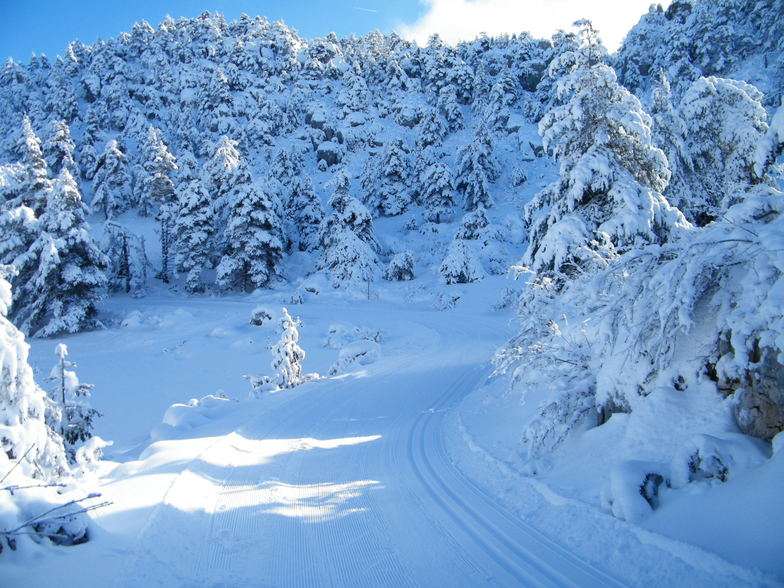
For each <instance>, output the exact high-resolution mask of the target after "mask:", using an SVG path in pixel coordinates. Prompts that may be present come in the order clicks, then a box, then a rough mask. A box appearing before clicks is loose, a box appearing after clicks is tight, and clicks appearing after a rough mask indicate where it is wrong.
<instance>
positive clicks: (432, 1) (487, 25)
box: [396, 0, 669, 52]
mask: <svg viewBox="0 0 784 588" xmlns="http://www.w3.org/2000/svg"><path fill="white" fill-rule="evenodd" d="M423 2H424V3H425V4H426V5H427V7H428V10H427V12H426V13H425V14H424V15H423V16H422V17H421V18H420V19H419V20H418V21H416V22H414V23H410V24H407V23H402V24H400V25H399V26H398V27H396V28H397V31H398V33H399V34H400V35H401V36H402V37H404V38H406V39H411V40H415V41H416V42H417V43H419V44H420V45H424V44H426V43H427V39H428V37H429V36H430V35H432V34H433V33H438V34H439V35H440V37H441V38H442V39H443V40H444V41H445V42H447V43H456V42H457V41H470V40H472V39H474V38H475V37H476V36H477V35H478V34H479V33H487V34H488V35H490V36H495V35H501V34H504V33H507V34H510V35H511V34H515V33H521V32H523V31H528V32H529V33H531V34H532V35H533V36H534V37H536V38H546V39H549V38H550V37H551V36H552V34H553V33H554V32H555V31H557V30H558V29H564V30H571V25H572V23H573V22H574V21H576V20H577V19H580V18H589V19H591V20H592V21H593V24H594V27H595V28H596V29H598V30H599V35H600V36H601V38H602V40H603V41H604V44H605V46H606V47H607V49H608V50H609V51H611V52H612V51H615V50H616V49H617V48H618V46H619V45H620V44H621V41H622V40H623V37H624V36H625V35H626V33H627V32H628V30H629V29H630V28H631V27H632V26H633V25H635V24H636V23H637V21H638V20H639V19H640V16H642V14H644V13H645V12H647V11H648V7H649V6H650V4H651V0H423ZM661 4H662V5H664V6H667V5H669V1H668V0H664V1H662V2H661Z"/></svg>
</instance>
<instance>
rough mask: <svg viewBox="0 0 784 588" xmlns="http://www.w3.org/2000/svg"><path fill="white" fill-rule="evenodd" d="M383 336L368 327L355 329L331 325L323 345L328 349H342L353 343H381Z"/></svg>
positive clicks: (348, 326) (350, 326)
mask: <svg viewBox="0 0 784 588" xmlns="http://www.w3.org/2000/svg"><path fill="white" fill-rule="evenodd" d="M383 338H384V335H383V334H382V333H381V331H377V330H375V329H370V328H368V327H357V326H353V325H344V324H340V323H338V324H332V325H330V326H329V329H328V330H327V336H326V337H325V338H324V341H323V345H324V347H327V348H329V349H342V348H343V347H345V346H346V345H348V344H350V343H353V342H355V341H372V342H374V343H381V341H382V340H383Z"/></svg>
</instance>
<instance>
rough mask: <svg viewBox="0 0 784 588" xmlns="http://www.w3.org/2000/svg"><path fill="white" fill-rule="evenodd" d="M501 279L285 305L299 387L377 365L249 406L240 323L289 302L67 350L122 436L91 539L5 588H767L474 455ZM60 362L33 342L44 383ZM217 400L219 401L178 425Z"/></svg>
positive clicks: (260, 335)
mask: <svg viewBox="0 0 784 588" xmlns="http://www.w3.org/2000/svg"><path fill="white" fill-rule="evenodd" d="M491 282H492V283H488V284H478V285H472V286H465V287H462V290H461V292H462V293H463V294H464V296H463V300H462V301H461V302H460V303H459V304H458V305H457V307H456V308H454V309H451V310H446V311H439V310H435V309H433V308H432V307H431V306H430V305H429V304H426V303H410V302H409V303H401V302H396V301H388V302H385V301H380V300H375V301H370V302H368V301H361V300H355V301H345V300H341V299H339V298H336V297H332V296H329V297H325V298H323V299H322V298H318V297H317V298H316V299H315V300H312V301H309V302H307V303H306V304H304V305H302V306H294V307H291V309H292V314H297V315H301V317H302V319H303V326H302V328H301V335H302V336H301V339H300V343H301V344H302V346H303V348H304V349H305V350H306V351H307V352H308V354H309V355H308V357H307V358H306V360H305V364H304V367H305V371H311V372H312V371H317V372H319V373H321V374H325V373H327V371H328V370H329V367H330V365H331V364H332V363H333V362H334V361H335V360H336V359H337V356H338V354H339V350H338V349H334V348H333V347H335V346H336V345H337V344H338V343H343V344H344V347H345V346H346V344H348V343H349V342H350V340H351V339H352V338H354V337H355V336H356V335H352V334H351V333H352V332H362V331H363V329H366V332H365V335H366V336H367V335H368V333H370V331H372V333H370V334H372V335H375V334H376V332H380V333H381V337H380V343H378V349H377V352H378V353H377V359H376V360H375V361H373V362H371V363H367V364H366V365H357V364H355V365H353V366H349V367H348V368H347V369H346V370H345V372H344V373H341V374H339V375H336V376H333V377H327V378H325V379H321V380H318V381H314V382H310V383H306V384H304V385H302V386H300V387H298V388H295V389H292V390H287V391H283V392H279V393H275V394H269V395H267V396H264V397H262V398H261V399H258V400H248V399H247V393H248V390H249V387H248V386H247V383H246V382H244V381H242V379H241V377H240V376H241V374H243V373H264V372H265V371H266V369H265V367H266V366H265V364H266V363H267V361H268V360H269V354H268V352H267V351H266V350H265V349H264V341H265V339H267V338H269V336H270V335H271V333H272V331H271V330H270V329H268V328H265V327H264V326H262V327H256V326H251V325H249V324H248V318H249V316H250V313H251V310H253V309H254V308H255V307H256V306H257V305H259V304H262V305H264V306H265V307H266V308H269V309H273V310H274V309H277V308H280V304H279V298H280V295H265V296H251V297H238V298H234V299H222V298H221V299H216V298H212V299H209V298H202V299H198V300H192V301H190V302H189V303H188V304H187V306H185V307H184V305H182V304H181V301H178V300H176V299H173V298H171V297H166V296H161V295H156V296H150V297H148V298H146V299H144V300H141V301H135V302H134V306H135V309H134V310H133V311H131V312H128V313H127V319H128V320H126V323H125V326H117V327H113V328H110V329H107V330H105V331H100V332H95V333H88V334H81V335H77V336H73V337H69V338H68V339H67V341H68V344H69V348H70V349H71V356H72V357H73V358H74V359H77V360H79V362H80V366H79V369H80V374H81V376H82V378H83V379H84V380H86V381H87V380H89V381H92V382H93V383H95V384H97V387H96V392H95V395H94V400H95V406H97V407H98V408H99V409H100V410H102V411H103V412H105V413H106V417H105V418H104V419H102V421H101V422H100V424H99V426H98V429H97V431H98V433H99V434H102V435H105V436H110V435H111V434H115V441H116V445H115V446H114V447H113V448H111V449H112V450H113V452H112V453H110V457H111V459H112V460H113V461H110V462H107V463H106V464H105V467H106V470H105V474H104V475H103V476H102V477H101V478H100V479H99V480H97V482H96V484H97V485H98V487H99V490H100V491H101V492H102V493H103V494H104V497H105V498H107V499H109V500H111V501H112V502H113V505H112V506H110V507H107V508H104V509H101V510H99V511H96V512H95V513H94V525H93V539H94V540H93V541H91V542H89V543H87V544H85V545H83V546H80V547H79V548H76V549H74V548H69V549H68V550H65V549H63V550H52V549H40V548H39V549H35V548H30V547H26V548H25V549H24V550H23V551H22V552H21V553H19V557H16V558H15V559H14V560H13V561H12V562H9V563H6V564H4V577H5V578H6V581H8V582H9V583H10V584H11V585H14V586H40V585H45V584H48V583H49V582H50V581H51V578H52V574H53V572H54V570H55V569H56V570H57V575H58V576H59V577H60V578H61V581H58V584H59V585H63V586H80V585H82V586H83V585H85V584H89V585H104V586H150V585H164V586H288V585H291V586H303V585H308V586H310V585H312V586H324V585H334V586H380V585H395V586H397V585H419V586H435V585H442V586H443V585H450V586H453V585H454V586H478V585H501V586H514V585H542V586H556V585H557V586H563V585H575V586H600V585H601V586H605V585H629V584H634V585H662V584H676V585H685V584H689V585H704V586H708V585H712V586H714V585H737V584H738V583H743V584H752V585H766V584H772V583H775V580H774V579H773V577H771V576H766V575H763V574H760V573H757V572H754V571H751V570H747V569H744V568H742V567H739V566H735V565H732V564H730V563H728V562H726V561H724V560H723V559H721V558H719V557H717V556H715V555H712V554H710V553H707V552H704V551H701V550H699V549H697V548H694V547H690V546H686V545H684V544H681V543H678V542H674V541H670V540H668V539H665V538H663V537H662V536H660V535H657V534H653V533H650V532H647V531H643V530H641V529H638V528H635V527H633V526H631V525H629V524H627V523H624V522H621V521H618V520H616V519H614V518H613V517H612V516H610V515H609V514H606V513H602V512H600V511H599V510H598V509H596V508H595V507H593V506H591V505H589V504H587V503H583V502H580V501H576V500H570V499H565V498H564V499H561V498H558V496H557V495H556V494H554V493H553V492H551V491H548V490H547V489H546V487H545V486H543V485H542V484H541V483H539V482H535V481H533V480H531V479H526V478H521V477H519V475H516V474H513V473H512V472H511V471H510V470H509V469H508V468H504V469H501V470H499V467H498V464H499V463H500V462H497V461H495V460H494V459H491V458H489V457H488V456H489V455H490V452H493V451H495V452H497V451H498V449H499V447H498V446H497V443H496V446H494V447H493V446H492V439H491V438H490V437H486V438H482V437H481V436H479V437H474V436H473V435H475V433H474V432H473V429H475V428H476V427H477V426H478V425H477V423H478V422H480V419H481V415H483V414H484V415H485V418H487V419H490V420H489V421H485V425H484V426H485V427H487V430H488V431H489V430H493V431H494V436H495V438H496V440H497V439H503V438H504V437H506V438H508V437H509V436H510V433H511V432H512V431H513V430H515V429H516V427H517V425H516V423H515V422H514V421H512V420H510V419H509V418H508V416H507V417H506V418H505V417H504V409H503V408H502V410H500V411H498V410H496V407H498V406H501V407H503V406H504V405H503V404H488V402H487V400H488V399H489V398H490V397H489V396H487V394H488V389H487V388H482V387H481V386H482V383H483V382H485V381H486V380H487V378H488V376H489V375H490V373H491V370H492V366H491V364H490V363H489V360H490V358H491V357H492V355H493V353H494V352H495V349H496V346H497V345H498V344H499V341H503V340H504V339H505V337H506V336H508V333H509V328H510V323H509V319H510V315H509V314H508V313H506V312H496V311H490V310H489V309H488V308H487V304H486V303H485V299H486V298H487V296H488V290H490V289H496V291H497V289H499V288H500V286H501V284H499V283H498V282H497V280H492V281H491ZM386 296H387V297H394V292H393V291H389V292H386ZM117 304H118V309H119V308H122V307H123V306H125V308H126V309H127V308H128V301H125V302H122V301H119V302H118V303H117ZM126 312H127V310H126ZM337 325H342V326H343V329H339V328H334V327H336V326H337ZM353 327H359V329H358V330H356V331H354V330H353ZM371 327H372V328H371ZM367 329H370V331H367ZM330 331H332V334H330ZM347 332H348V334H346V333H347ZM341 333H343V334H342V335H341ZM325 339H326V340H327V342H328V343H329V344H330V345H332V347H325V346H324V345H323V343H324V340H325ZM50 346H51V341H35V342H34V349H33V356H34V363H35V364H37V365H47V364H48V363H49V355H50V354H51V351H50V349H49V348H50ZM208 366H210V368H211V369H209V370H208V369H206V368H207V367H208ZM150 369H154V370H155V373H156V374H158V378H156V380H155V381H154V382H150V381H149V378H148V374H149V373H150V372H149V371H148V370H150ZM489 382H490V383H491V389H492V386H495V388H496V389H497V388H498V384H499V381H498V380H497V379H491V380H489ZM493 382H495V384H493ZM477 388H479V389H480V392H475V393H473V394H472V391H473V390H475V389H477ZM218 389H220V390H222V391H223V392H224V393H225V395H226V396H227V398H222V399H218V398H206V399H202V400H201V401H199V402H196V401H193V402H191V405H190V406H188V403H187V400H188V398H189V397H194V398H201V397H203V396H206V395H208V394H214V393H215V392H216V391H217V390H218ZM175 401H179V403H180V404H179V405H176V406H174V407H172V408H170V409H169V410H168V411H166V415H165V418H163V412H164V409H165V407H166V406H167V405H168V404H170V403H172V402H175ZM461 401H462V407H463V408H461V410H460V411H459V412H456V410H455V409H456V407H457V406H458V405H460V404H461ZM137 405H138V406H141V407H144V410H137V409H136V407H137ZM466 407H468V409H466ZM507 408H509V407H508V406H507ZM509 414H514V411H508V412H507V415H509ZM126 415H133V416H132V418H127V416H126ZM470 415H475V416H474V417H472V418H473V419H474V420H473V421H472V422H470V423H468V430H469V431H471V432H470V433H469V432H467V429H466V423H465V422H464V421H465V419H466V418H467V416H470ZM476 415H480V416H476ZM162 420H165V421H166V423H162V422H161V421H162ZM151 430H152V431H151ZM150 432H151V433H152V439H149V438H147V439H145V437H146V436H147V434H148V433H150ZM151 441H152V442H151ZM502 442H506V443H508V441H502ZM478 444H480V445H478ZM503 451H505V452H507V454H508V453H509V452H512V451H514V449H513V447H510V446H508V445H506V446H505V448H504V449H503ZM663 513H664V514H665V515H666V511H663ZM652 524H653V523H652ZM664 527H665V528H664V530H663V531H664V533H667V532H669V531H671V530H672V529H673V528H678V527H677V525H667V524H664ZM698 542H699V541H698ZM664 570H667V571H666V574H665V573H663V571H664Z"/></svg>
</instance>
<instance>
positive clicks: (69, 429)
mask: <svg viewBox="0 0 784 588" xmlns="http://www.w3.org/2000/svg"><path fill="white" fill-rule="evenodd" d="M54 352H55V355H56V356H57V363H56V364H55V365H54V366H53V367H52V370H51V372H50V374H49V381H50V382H51V383H52V386H51V388H50V389H49V403H48V407H47V408H48V410H47V417H46V420H47V424H48V426H49V428H51V429H52V430H53V431H55V432H56V433H57V435H58V436H59V437H60V438H61V439H62V440H63V446H64V447H65V452H66V455H67V457H68V461H69V462H70V463H72V464H73V463H76V450H77V449H78V448H79V445H80V444H81V443H84V442H85V441H87V440H88V439H89V438H90V437H92V436H93V421H94V419H95V418H96V417H99V416H101V413H99V412H98V411H97V410H95V409H94V408H92V406H90V400H89V399H90V395H91V393H92V389H93V385H92V384H85V383H84V382H80V381H79V377H78V376H77V375H76V372H75V371H74V370H75V368H76V367H77V366H76V364H75V363H74V362H72V361H70V360H68V359H66V357H67V356H68V347H67V346H66V345H65V343H58V344H57V345H56V346H55V350H54Z"/></svg>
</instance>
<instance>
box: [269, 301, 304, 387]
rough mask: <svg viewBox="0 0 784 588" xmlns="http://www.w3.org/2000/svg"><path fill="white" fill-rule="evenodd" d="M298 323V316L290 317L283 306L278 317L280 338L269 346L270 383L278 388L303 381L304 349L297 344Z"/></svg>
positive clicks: (300, 323) (291, 385)
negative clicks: (270, 360) (270, 362)
mask: <svg viewBox="0 0 784 588" xmlns="http://www.w3.org/2000/svg"><path fill="white" fill-rule="evenodd" d="M300 325H302V322H301V321H300V320H299V318H295V319H293V318H291V315H289V311H288V309H286V308H284V309H283V314H282V316H281V318H280V328H281V334H280V339H279V340H278V342H277V343H275V344H274V345H273V346H272V347H271V351H272V370H273V372H274V375H273V376H272V379H271V384H272V385H273V386H275V388H276V389H278V390H280V389H284V388H294V387H295V386H299V385H300V384H301V383H302V381H303V379H302V360H303V359H305V351H303V349H302V348H301V347H300V346H299V345H298V344H297V341H298V340H299V331H298V330H297V327H299V326H300Z"/></svg>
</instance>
